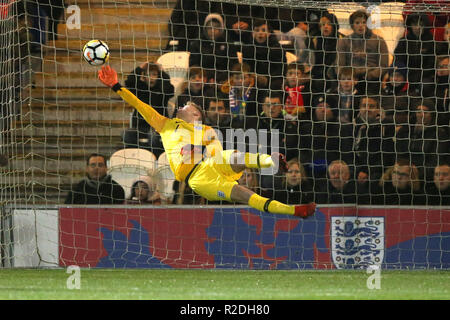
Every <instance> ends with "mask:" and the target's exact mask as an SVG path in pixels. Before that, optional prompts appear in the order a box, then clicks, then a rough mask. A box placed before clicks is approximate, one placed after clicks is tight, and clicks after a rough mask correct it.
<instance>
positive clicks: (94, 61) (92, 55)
mask: <svg viewBox="0 0 450 320" xmlns="http://www.w3.org/2000/svg"><path fill="white" fill-rule="evenodd" d="M83 58H84V60H86V62H87V63H89V64H90V65H92V66H101V65H102V64H105V63H106V62H108V59H109V48H108V45H107V44H106V43H105V42H104V41H101V40H91V41H89V42H88V43H86V44H85V45H84V48H83Z"/></svg>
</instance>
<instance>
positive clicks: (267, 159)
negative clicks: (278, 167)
mask: <svg viewBox="0 0 450 320" xmlns="http://www.w3.org/2000/svg"><path fill="white" fill-rule="evenodd" d="M273 165H274V163H273V161H272V157H271V156H270V155H268V154H261V153H249V152H246V153H245V166H246V167H247V168H256V169H259V168H270V167H272V166H273Z"/></svg>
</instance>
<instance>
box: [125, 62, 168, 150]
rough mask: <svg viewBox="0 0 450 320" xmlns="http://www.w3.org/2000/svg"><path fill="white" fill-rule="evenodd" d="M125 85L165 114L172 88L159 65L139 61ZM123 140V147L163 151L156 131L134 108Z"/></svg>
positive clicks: (166, 113)
mask: <svg viewBox="0 0 450 320" xmlns="http://www.w3.org/2000/svg"><path fill="white" fill-rule="evenodd" d="M125 86H126V87H127V89H128V90H130V91H131V92H132V93H133V94H135V95H136V96H137V97H138V98H139V99H140V100H142V101H144V102H145V103H147V104H149V105H151V106H152V107H153V108H155V110H156V111H158V112H159V113H160V114H161V115H163V116H167V115H168V110H167V105H168V102H169V99H171V98H172V97H173V94H174V89H173V86H172V84H171V83H170V77H169V75H167V73H165V72H164V71H162V70H161V68H160V66H158V65H157V64H155V63H148V62H146V63H143V64H141V65H140V66H139V67H137V68H136V69H135V70H134V71H133V73H131V74H130V75H129V76H128V77H127V79H126V81H125ZM123 140H124V143H125V147H126V148H145V149H148V150H150V151H152V152H153V153H154V154H155V155H156V156H158V155H159V154H161V153H162V152H163V151H164V149H163V147H162V143H161V138H160V137H159V134H158V133H157V132H156V131H154V130H153V129H152V128H151V127H150V125H149V124H148V123H147V121H145V119H144V118H143V117H142V115H141V114H140V113H139V112H138V111H137V110H134V111H133V114H132V118H131V128H130V129H128V130H126V131H125V132H124V135H123Z"/></svg>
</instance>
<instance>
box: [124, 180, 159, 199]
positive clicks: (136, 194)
mask: <svg viewBox="0 0 450 320" xmlns="http://www.w3.org/2000/svg"><path fill="white" fill-rule="evenodd" d="M126 203H127V204H154V205H160V204H161V197H160V195H159V193H158V191H156V183H154V181H153V180H152V178H151V177H149V176H140V177H139V178H137V179H136V180H135V181H133V184H132V186H131V194H130V197H129V198H128V199H127V202H126Z"/></svg>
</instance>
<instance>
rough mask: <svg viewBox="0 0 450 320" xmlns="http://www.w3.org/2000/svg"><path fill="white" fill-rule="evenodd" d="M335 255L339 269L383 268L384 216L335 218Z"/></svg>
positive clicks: (332, 249) (335, 262)
mask: <svg viewBox="0 0 450 320" xmlns="http://www.w3.org/2000/svg"><path fill="white" fill-rule="evenodd" d="M331 252H332V258H333V263H334V265H335V266H336V268H338V269H365V268H367V267H368V266H371V265H381V263H382V262H383V256H384V217H342V216H340V217H331Z"/></svg>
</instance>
